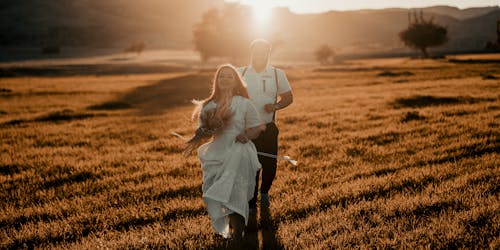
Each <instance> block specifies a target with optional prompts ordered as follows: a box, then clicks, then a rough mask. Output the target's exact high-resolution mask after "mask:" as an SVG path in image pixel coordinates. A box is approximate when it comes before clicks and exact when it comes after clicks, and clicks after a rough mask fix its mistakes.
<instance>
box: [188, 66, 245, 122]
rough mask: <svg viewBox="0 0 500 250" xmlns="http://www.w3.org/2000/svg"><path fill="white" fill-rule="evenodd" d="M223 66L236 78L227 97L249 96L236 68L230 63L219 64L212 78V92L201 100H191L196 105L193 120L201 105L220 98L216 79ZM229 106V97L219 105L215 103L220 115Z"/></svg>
mask: <svg viewBox="0 0 500 250" xmlns="http://www.w3.org/2000/svg"><path fill="white" fill-rule="evenodd" d="M224 68H228V69H231V71H232V72H233V75H234V78H235V79H236V86H235V87H234V88H233V90H232V93H231V95H230V96H228V97H227V98H232V97H233V96H236V95H239V96H242V97H244V98H249V96H248V91H247V89H246V84H245V82H244V81H243V79H242V78H241V76H240V74H239V73H238V71H237V70H236V68H235V67H234V66H233V65H231V64H223V65H220V66H219V67H218V68H217V71H216V72H215V75H214V78H213V80H212V92H211V94H210V96H208V97H207V98H205V99H203V100H201V101H199V100H193V101H192V102H193V103H194V104H195V105H196V107H195V109H194V110H193V114H192V119H193V120H194V119H196V118H197V117H199V115H200V112H201V110H202V109H203V107H205V106H206V105H207V104H208V103H209V102H210V101H213V100H217V99H220V97H222V96H221V93H222V91H221V90H220V88H219V85H218V82H217V80H218V79H219V74H220V72H221V70H222V69H224ZM230 106H231V99H229V100H224V101H223V102H222V103H220V105H219V104H218V105H217V108H216V114H220V115H223V114H225V113H226V112H227V111H228V109H230Z"/></svg>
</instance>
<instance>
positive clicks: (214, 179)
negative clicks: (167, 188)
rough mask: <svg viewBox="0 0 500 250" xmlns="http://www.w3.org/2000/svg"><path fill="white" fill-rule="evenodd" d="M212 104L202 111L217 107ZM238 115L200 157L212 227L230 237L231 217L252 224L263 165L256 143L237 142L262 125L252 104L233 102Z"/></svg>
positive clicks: (238, 98) (237, 99) (200, 150)
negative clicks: (250, 215) (257, 179)
mask: <svg viewBox="0 0 500 250" xmlns="http://www.w3.org/2000/svg"><path fill="white" fill-rule="evenodd" d="M215 107H216V104H215V103H214V102H213V101H211V102H209V103H208V104H207V105H205V107H203V109H202V110H201V112H204V111H206V110H208V109H212V108H215ZM231 110H232V111H233V113H234V116H233V117H232V118H231V120H230V122H229V125H228V126H227V127H226V128H225V130H224V131H223V132H222V133H221V134H219V135H217V136H216V137H214V139H213V140H212V141H211V142H208V143H205V144H203V145H201V146H200V147H199V148H198V157H199V159H200V162H201V167H202V170H203V185H202V190H203V200H204V202H205V204H206V206H207V210H208V214H209V215H210V218H211V221H212V226H213V227H214V229H215V231H217V233H219V234H221V235H222V236H223V237H225V238H227V237H230V234H229V218H228V215H229V214H231V213H233V212H234V213H238V214H240V215H241V216H243V217H244V218H245V225H247V224H248V213H249V208H248V201H250V200H251V199H252V198H253V192H254V188H255V176H256V174H257V171H258V170H259V169H260V167H261V165H260V163H259V159H258V157H257V150H256V148H255V145H254V144H253V143H252V141H249V142H247V143H244V144H243V143H239V142H236V136H238V135H239V134H241V133H242V132H243V131H244V130H245V128H253V127H257V126H259V125H261V124H262V122H261V119H260V117H259V114H258V112H257V110H256V109H255V107H254V106H253V104H252V102H251V101H250V100H249V99H246V98H244V97H241V96H234V97H233V98H232V101H231Z"/></svg>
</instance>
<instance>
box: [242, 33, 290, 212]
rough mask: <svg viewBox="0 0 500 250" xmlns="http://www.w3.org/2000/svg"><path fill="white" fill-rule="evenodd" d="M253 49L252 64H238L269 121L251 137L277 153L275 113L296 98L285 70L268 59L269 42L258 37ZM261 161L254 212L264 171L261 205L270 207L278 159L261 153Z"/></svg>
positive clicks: (265, 149)
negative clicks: (273, 64)
mask: <svg viewBox="0 0 500 250" xmlns="http://www.w3.org/2000/svg"><path fill="white" fill-rule="evenodd" d="M250 50H251V60H250V62H251V63H250V65H248V66H245V67H240V68H238V72H239V73H240V74H241V76H242V78H243V80H244V81H245V83H246V84H247V90H248V95H249V96H250V99H251V100H252V101H253V103H254V105H255V107H256V108H257V111H258V112H259V114H260V117H261V119H262V120H263V122H264V123H266V130H265V131H263V132H262V133H261V134H260V135H259V137H257V138H256V139H254V140H252V141H253V143H254V144H255V147H256V148H257V151H258V152H265V153H269V154H273V155H277V154H278V133H279V130H278V127H276V124H275V118H276V114H275V113H276V111H277V110H281V109H284V108H285V107H287V106H288V105H290V104H291V103H292V102H293V95H292V89H291V87H290V84H289V82H288V79H287V78H286V76H285V73H284V72H283V71H282V70H280V69H277V68H274V67H273V66H271V65H270V63H269V57H270V53H271V44H270V43H269V42H267V41H266V40H263V39H257V40H255V41H253V42H252V43H251V45H250ZM278 97H279V101H278ZM259 161H260V163H261V164H262V171H259V172H258V173H257V178H256V185H255V192H254V197H253V199H252V200H251V201H250V202H249V207H250V211H251V212H255V211H256V208H257V193H258V187H259V176H260V172H262V184H261V187H260V204H261V206H265V207H269V190H270V188H271V185H272V183H273V180H274V178H275V177H276V165H277V160H276V159H274V158H270V157H266V156H261V155H259Z"/></svg>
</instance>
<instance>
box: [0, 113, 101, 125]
mask: <svg viewBox="0 0 500 250" xmlns="http://www.w3.org/2000/svg"><path fill="white" fill-rule="evenodd" d="M98 116H107V115H106V114H94V113H85V112H75V111H73V110H71V109H63V110H60V111H55V112H51V113H48V114H45V115H42V116H39V117H35V118H34V119H14V120H10V121H7V122H4V123H2V124H0V127H3V126H15V125H21V124H24V123H30V122H54V123H60V122H69V121H73V120H82V119H87V118H92V117H98Z"/></svg>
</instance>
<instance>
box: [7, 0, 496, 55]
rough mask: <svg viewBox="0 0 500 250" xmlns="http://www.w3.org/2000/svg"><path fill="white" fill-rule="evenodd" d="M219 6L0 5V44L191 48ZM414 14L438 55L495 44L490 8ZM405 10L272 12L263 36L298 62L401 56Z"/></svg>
mask: <svg viewBox="0 0 500 250" xmlns="http://www.w3.org/2000/svg"><path fill="white" fill-rule="evenodd" d="M223 6H224V2H223V0H216V1H210V0H174V1H161V0H145V1H118V0H110V1H98V0H84V1H57V0H19V1H15V2H11V1H5V0H4V1H1V2H0V44H1V45H3V46H27V47H33V46H34V47H40V46H43V45H47V44H49V45H50V44H59V45H62V46H71V47H92V48H119V49H123V48H124V47H125V46H127V44H129V43H131V42H134V41H144V42H146V44H147V48H155V49H191V48H192V47H193V43H192V27H193V25H194V24H195V23H197V22H199V21H200V20H201V15H202V13H203V12H205V11H206V10H208V9H209V8H212V7H216V8H222V7H223ZM422 10H423V11H424V14H425V15H426V16H433V17H434V18H435V20H436V22H438V23H440V24H442V25H445V26H447V27H449V34H450V42H449V43H448V44H446V45H444V46H442V47H441V48H438V49H440V50H478V49H482V48H484V46H485V44H486V42H487V41H494V40H496V33H495V29H496V20H497V19H499V18H500V8H499V7H498V6H492V7H480V8H469V9H458V8H455V7H449V6H435V7H428V8H423V9H422ZM411 11H414V10H413V9H412V10H408V9H397V8H394V9H383V10H358V11H329V12H325V13H319V14H296V13H293V12H290V11H289V10H288V9H286V8H278V9H275V11H274V15H273V19H272V21H271V25H269V27H268V30H267V31H266V32H267V33H263V36H266V35H270V34H279V36H280V38H281V39H282V40H283V41H285V44H284V46H283V48H284V49H283V50H284V51H286V53H287V54H288V55H289V56H290V55H291V56H293V55H296V56H298V57H299V58H301V57H303V56H304V55H305V54H307V55H310V54H311V51H312V50H313V49H314V48H316V47H317V46H319V45H320V44H325V43H326V44H330V45H332V46H333V47H335V49H336V50H337V52H339V53H345V54H359V53H361V54H366V53H394V52H401V51H408V50H407V49H405V48H404V47H403V45H402V43H401V42H400V41H399V39H398V36H397V34H398V33H399V32H400V31H401V30H402V29H404V28H405V27H406V25H407V23H408V13H409V12H411ZM242 32H245V30H243V31H242Z"/></svg>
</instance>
